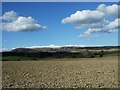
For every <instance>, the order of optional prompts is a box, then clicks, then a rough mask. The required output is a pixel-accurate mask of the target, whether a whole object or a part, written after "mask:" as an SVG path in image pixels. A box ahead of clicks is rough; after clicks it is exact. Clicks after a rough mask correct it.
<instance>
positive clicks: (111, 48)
mask: <svg viewBox="0 0 120 90" xmlns="http://www.w3.org/2000/svg"><path fill="white" fill-rule="evenodd" d="M119 47H120V46H101V47H74V46H73V47H60V48H50V47H49V48H16V49H13V50H11V51H10V52H19V53H20V52H24V53H27V52H29V53H37V52H62V51H66V52H81V51H85V50H89V51H101V50H104V51H118V48H119Z"/></svg>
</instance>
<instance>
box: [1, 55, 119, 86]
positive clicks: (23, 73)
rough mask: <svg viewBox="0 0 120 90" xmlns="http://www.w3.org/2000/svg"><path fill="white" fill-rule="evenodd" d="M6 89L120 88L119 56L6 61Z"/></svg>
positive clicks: (4, 83) (4, 74)
mask: <svg viewBox="0 0 120 90" xmlns="http://www.w3.org/2000/svg"><path fill="white" fill-rule="evenodd" d="M2 66H3V77H2V78H3V87H4V88H5V87H7V88H9V87H12V88H16V87H19V88H23V87H26V88H58V87H59V88H117V87H118V57H117V56H111V57H107V56H106V57H103V58H70V59H69V58H64V59H50V60H49V59H43V60H40V61H3V64H2Z"/></svg>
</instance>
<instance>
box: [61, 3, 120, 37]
mask: <svg viewBox="0 0 120 90" xmlns="http://www.w3.org/2000/svg"><path fill="white" fill-rule="evenodd" d="M118 8H119V9H120V6H118V5H117V4H113V5H109V6H106V5H105V4H101V5H99V6H98V7H97V9H96V10H82V11H77V12H76V13H74V14H71V15H70V16H69V17H66V18H64V19H62V21H61V23H62V24H69V23H71V24H75V28H76V29H82V30H83V29H84V30H87V31H85V32H84V34H81V35H80V36H79V37H84V36H85V37H86V36H87V37H88V36H91V35H92V34H93V33H96V32H102V33H112V32H117V31H118V28H119V27H120V25H118V22H119V21H120V20H119V19H118ZM119 15H120V14H119ZM113 17H115V18H113ZM113 19H116V20H113ZM111 20H113V21H111Z"/></svg>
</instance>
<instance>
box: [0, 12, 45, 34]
mask: <svg viewBox="0 0 120 90" xmlns="http://www.w3.org/2000/svg"><path fill="white" fill-rule="evenodd" d="M8 14H10V15H11V16H12V18H10V17H9V16H7V15H8ZM12 14H13V15H12ZM7 15H6V13H5V14H4V15H3V17H2V19H3V20H7V21H10V20H11V21H10V22H3V23H2V30H6V31H12V32H17V31H35V30H41V29H45V28H47V27H46V26H42V25H40V24H38V23H37V21H36V20H35V19H33V18H32V17H30V16H29V17H23V16H18V17H17V18H16V13H15V12H13V11H10V12H7ZM14 16H15V17H14Z"/></svg>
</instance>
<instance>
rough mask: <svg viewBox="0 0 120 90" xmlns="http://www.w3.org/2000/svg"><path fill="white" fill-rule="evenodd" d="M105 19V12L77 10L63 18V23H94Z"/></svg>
mask: <svg viewBox="0 0 120 90" xmlns="http://www.w3.org/2000/svg"><path fill="white" fill-rule="evenodd" d="M103 20H104V14H103V13H102V12H100V11H90V10H83V11H77V12H76V13H74V14H72V15H71V16H70V17H66V18H64V19H63V20H62V23H63V24H66V23H77V24H82V25H84V24H91V23H92V24H94V23H99V22H101V21H103Z"/></svg>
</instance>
